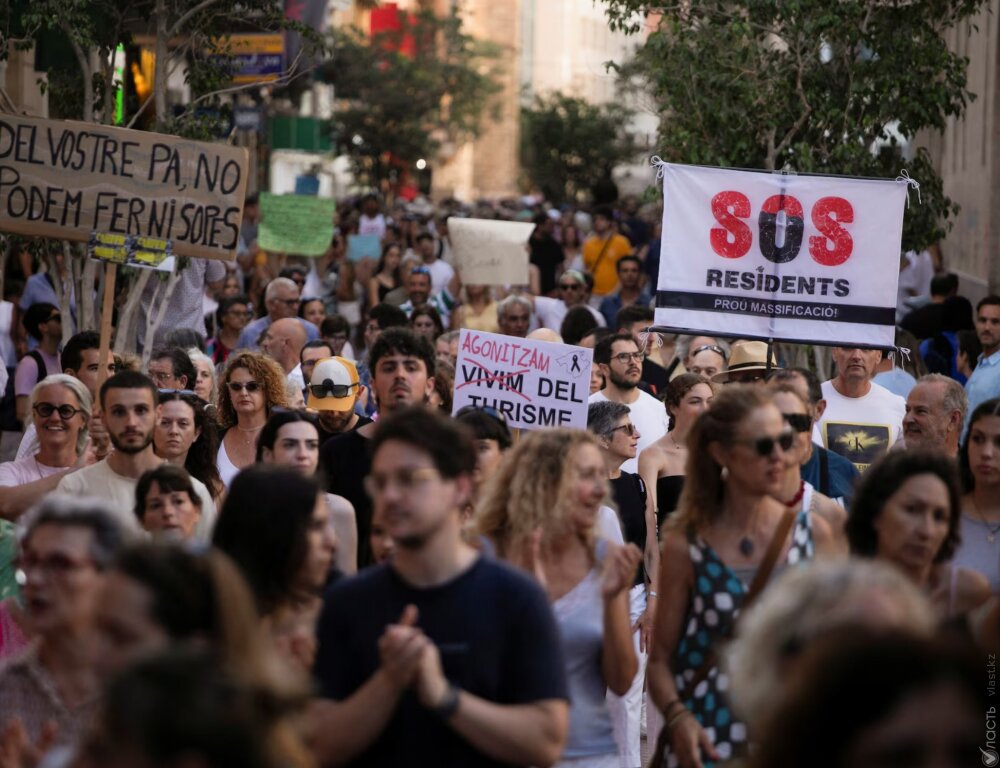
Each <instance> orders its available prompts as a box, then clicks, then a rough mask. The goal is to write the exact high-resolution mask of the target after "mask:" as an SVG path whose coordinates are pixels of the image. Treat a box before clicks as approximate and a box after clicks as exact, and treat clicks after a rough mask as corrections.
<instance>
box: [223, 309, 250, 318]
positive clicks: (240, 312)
mask: <svg viewBox="0 0 1000 768" xmlns="http://www.w3.org/2000/svg"><path fill="white" fill-rule="evenodd" d="M226 314H227V315H232V316H233V317H253V312H251V311H250V310H249V309H230V310H229V311H227V312H226Z"/></svg>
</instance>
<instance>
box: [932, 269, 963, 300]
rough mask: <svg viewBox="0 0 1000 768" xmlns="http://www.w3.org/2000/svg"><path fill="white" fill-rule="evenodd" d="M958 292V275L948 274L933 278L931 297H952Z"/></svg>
mask: <svg viewBox="0 0 1000 768" xmlns="http://www.w3.org/2000/svg"><path fill="white" fill-rule="evenodd" d="M957 290H958V275H956V274H955V273H954V272H946V273H944V274H943V275H934V277H932V278H931V296H950V295H951V294H953V293H955V291H957Z"/></svg>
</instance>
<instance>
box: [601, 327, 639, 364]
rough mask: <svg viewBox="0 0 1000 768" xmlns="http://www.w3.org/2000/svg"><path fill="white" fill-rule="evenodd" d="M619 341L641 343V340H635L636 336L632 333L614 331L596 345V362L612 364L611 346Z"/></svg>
mask: <svg viewBox="0 0 1000 768" xmlns="http://www.w3.org/2000/svg"><path fill="white" fill-rule="evenodd" d="M617 341H627V342H629V343H630V344H635V345H636V346H638V345H639V342H637V341H636V340H635V336H633V335H632V334H631V333H612V334H611V335H610V336H605V337H604V338H603V339H601V340H600V341H598V342H597V343H596V344H595V345H594V362H595V363H603V364H604V365H611V348H612V347H613V346H614V345H615V342H617Z"/></svg>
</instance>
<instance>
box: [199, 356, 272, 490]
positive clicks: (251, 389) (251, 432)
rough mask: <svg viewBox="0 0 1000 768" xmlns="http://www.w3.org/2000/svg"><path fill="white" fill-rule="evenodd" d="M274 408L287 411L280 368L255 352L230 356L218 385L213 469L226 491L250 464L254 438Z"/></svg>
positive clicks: (255, 444)
mask: <svg viewBox="0 0 1000 768" xmlns="http://www.w3.org/2000/svg"><path fill="white" fill-rule="evenodd" d="M275 406H281V407H283V408H287V407H288V397H287V394H286V392H285V376H284V373H283V371H282V370H281V367H280V366H279V365H278V364H277V363H276V362H274V361H273V360H272V359H271V358H269V357H267V356H265V355H262V354H260V353H259V352H237V353H235V354H233V355H230V357H229V360H228V361H227V362H226V368H225V370H224V371H223V373H222V379H221V380H220V382H219V425H220V426H221V427H222V429H223V430H224V432H223V434H222V440H221V442H220V444H219V451H218V454H217V458H216V467H217V468H218V470H219V475H220V477H221V478H222V482H223V483H224V484H225V486H226V488H228V487H229V484H230V483H231V482H232V481H233V478H234V477H236V475H237V473H238V472H239V471H240V470H241V469H243V468H244V467H248V466H250V465H251V464H253V463H254V459H255V457H256V455H257V437H258V436H259V435H260V431H261V430H262V429H263V428H264V424H266V423H267V417H268V414H269V413H270V412H271V409H272V408H273V407H275Z"/></svg>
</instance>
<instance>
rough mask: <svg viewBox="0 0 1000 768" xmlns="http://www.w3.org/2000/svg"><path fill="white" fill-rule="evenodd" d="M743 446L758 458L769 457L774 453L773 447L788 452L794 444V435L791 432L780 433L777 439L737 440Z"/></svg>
mask: <svg viewBox="0 0 1000 768" xmlns="http://www.w3.org/2000/svg"><path fill="white" fill-rule="evenodd" d="M737 442H742V443H743V444H744V445H748V446H750V447H751V448H753V449H754V451H756V452H757V455H758V456H770V455H771V454H772V453H774V446H776V445H777V446H779V447H780V448H781V450H782V451H790V450H791V448H792V446H793V445H794V444H795V433H794V432H792V431H791V430H789V431H787V432H782V433H781V434H780V435H778V436H777V437H758V438H757V439H750V440H739V441H737Z"/></svg>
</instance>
